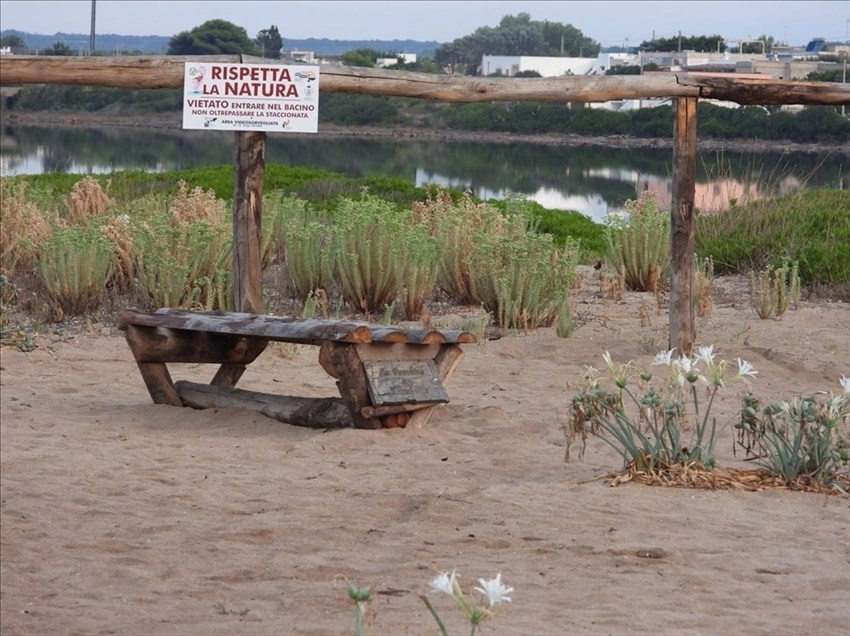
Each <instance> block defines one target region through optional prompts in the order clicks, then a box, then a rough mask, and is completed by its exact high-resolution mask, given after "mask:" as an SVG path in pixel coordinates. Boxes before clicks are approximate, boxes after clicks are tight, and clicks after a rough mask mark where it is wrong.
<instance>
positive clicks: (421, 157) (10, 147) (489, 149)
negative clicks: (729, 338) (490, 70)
mask: <svg viewBox="0 0 850 636" xmlns="http://www.w3.org/2000/svg"><path fill="white" fill-rule="evenodd" d="M232 160H233V135H232V134H230V133H221V132H210V131H175V130H144V129H138V128H107V129H103V128H64V127H63V128H47V127H39V126H26V127H24V126H14V127H13V126H6V127H4V128H3V129H2V130H0V173H2V175H4V176H5V175H17V174H38V173H42V172H65V173H79V174H94V173H109V172H113V171H117V170H134V169H142V170H147V171H151V172H159V171H164V170H179V169H184V168H193V167H200V166H205V165H219V164H229V163H231V162H232ZM671 161H672V155H671V151H670V150H665V149H645V150H635V149H623V148H600V147H594V146H582V147H566V146H542V145H535V144H527V143H511V144H505V143H472V142H450V141H433V140H427V141H425V140H415V139H414V140H410V139H406V138H405V139H383V138H382V139H369V138H333V137H325V136H321V137H320V136H311V135H269V137H268V140H267V145H266V163H267V164H273V163H277V164H282V165H290V166H309V167H313V168H321V169H325V170H330V171H333V172H340V173H343V174H347V175H349V176H352V177H361V176H371V175H383V176H389V177H398V178H402V179H407V180H408V181H410V182H412V183H414V184H416V185H418V186H421V185H425V184H427V183H437V184H442V185H448V186H451V187H456V188H460V189H463V188H466V187H469V188H471V189H472V190H473V192H474V193H475V195H476V196H478V197H480V198H482V199H493V198H495V199H501V198H504V197H507V196H509V195H511V194H517V195H524V196H527V197H528V198H530V199H532V200H534V201H537V202H538V203H540V204H541V205H543V206H545V207H547V208H550V209H563V210H577V211H579V212H582V213H583V214H586V215H588V216H590V217H591V218H593V219H594V220H597V221H599V220H602V219H603V218H604V216H605V215H606V214H610V213H619V212H622V211H623V210H624V202H625V201H626V200H627V199H633V198H635V197H636V196H637V194H638V193H639V192H640V191H641V190H643V189H650V190H652V191H653V192H655V193H656V194H657V195H658V198H659V200H660V202H661V204H662V205H669V203H670V198H671V193H672V180H671V171H672V168H671ZM847 161H848V157H847V155H842V156H829V155H826V154H825V155H791V154H780V153H764V154H755V153H745V154H744V153H739V154H735V153H725V154H724V153H720V154H718V153H713V152H707V153H700V154H699V158H698V163H697V171H696V181H697V186H696V188H697V192H696V196H697V199H696V204H697V207H699V208H700V209H703V210H706V211H708V210H715V209H720V208H725V207H728V205H729V204H730V203H731V202H733V201H734V202H744V201H746V200H747V199H748V198H754V197H762V196H766V195H772V194H784V193H787V192H791V191H794V190H795V189H796V188H799V187H800V185H801V184H803V183H805V184H807V185H809V186H812V187H830V188H846V187H847V178H846V172H847Z"/></svg>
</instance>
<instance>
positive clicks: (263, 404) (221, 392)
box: [175, 381, 352, 428]
mask: <svg viewBox="0 0 850 636" xmlns="http://www.w3.org/2000/svg"><path fill="white" fill-rule="evenodd" d="M175 387H176V391H177V392H178V393H179V395H180V398H181V399H182V400H183V402H184V403H185V404H186V406H191V407H193V408H197V409H208V408H231V407H233V408H244V409H250V410H252V411H256V412H258V413H262V414H263V415H267V416H268V417H272V418H274V419H276V420H278V421H281V422H286V423H288V424H292V425H294V426H306V427H309V428H349V427H351V425H352V422H351V415H350V413H349V411H348V408H346V406H345V404H344V403H343V401H342V399H340V398H333V397H331V398H306V397H295V396H289V395H270V394H268V393H259V392H257V391H245V390H243V389H234V388H230V387H224V386H214V385H209V384H199V383H196V382H185V381H179V382H177V383H176V384H175Z"/></svg>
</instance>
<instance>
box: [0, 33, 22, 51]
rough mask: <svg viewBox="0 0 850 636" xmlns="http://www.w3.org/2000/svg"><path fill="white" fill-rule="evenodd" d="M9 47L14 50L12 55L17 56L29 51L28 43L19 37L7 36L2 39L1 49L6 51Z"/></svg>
mask: <svg viewBox="0 0 850 636" xmlns="http://www.w3.org/2000/svg"><path fill="white" fill-rule="evenodd" d="M7 46H8V47H9V48H10V49H12V53H15V54H17V55H20V54H21V53H26V51H27V43H26V42H24V39H23V38H22V37H21V36H19V35H7V36H6V37H2V38H0V49H5V48H6V47H7Z"/></svg>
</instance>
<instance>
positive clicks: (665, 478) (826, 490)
mask: <svg viewBox="0 0 850 636" xmlns="http://www.w3.org/2000/svg"><path fill="white" fill-rule="evenodd" d="M629 481H634V482H636V483H641V484H646V485H649V486H665V487H671V488H700V489H707V490H743V491H748V492H756V491H760V490H796V491H803V492H813V493H819V494H823V495H838V494H842V493H843V494H846V493H847V492H848V491H850V477H848V476H846V475H841V476H838V477H836V478H835V480H834V481H833V483H831V484H825V483H824V482H822V481H818V480H816V479H813V478H811V477H808V476H806V475H802V476H800V477H797V478H796V479H794V480H793V481H791V482H790V483H788V482H786V481H785V480H784V479H783V478H782V477H781V476H780V475H776V474H775V473H772V472H770V471H769V470H767V469H766V468H751V469H735V468H716V467H715V468H712V469H711V470H708V469H706V468H704V467H702V466H701V465H699V464H691V465H686V464H674V465H671V466H667V467H665V468H664V469H662V470H655V471H649V472H647V471H640V470H638V469H637V468H636V467H635V466H634V464H632V465H630V466H629V467H628V468H627V469H626V471H625V472H623V473H620V474H618V475H616V476H615V477H614V479H613V480H612V482H611V485H612V486H618V485H620V484H623V483H626V482H629Z"/></svg>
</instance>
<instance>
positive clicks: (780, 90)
mask: <svg viewBox="0 0 850 636" xmlns="http://www.w3.org/2000/svg"><path fill="white" fill-rule="evenodd" d="M188 61H204V62H210V61H213V62H229V63H238V62H240V61H242V62H244V63H252V64H260V63H266V64H268V63H277V64H279V63H281V62H279V61H270V60H264V59H261V58H251V57H248V56H238V55H232V56H215V57H212V56H211V57H206V56H204V57H198V56H152V57H133V58H129V57H117V58H115V57H111V58H110V57H57V56H25V55H14V56H8V55H4V56H3V57H2V58H0V84H2V85H4V86H15V85H21V84H82V85H89V86H115V87H119V88H177V87H181V86H183V68H184V65H185V63H186V62H188ZM320 73H321V90H322V91H328V92H343V93H362V94H368V95H395V96H399V97H416V98H420V99H432V100H438V101H444V102H495V101H537V102H604V101H609V100H612V99H648V98H655V97H661V98H663V97H702V98H709V99H718V100H727V101H734V102H736V103H739V104H826V105H831V104H834V105H841V104H850V85H848V84H839V83H837V82H800V81H787V80H753V79H741V78H735V77H734V76H733V77H730V78H728V79H727V78H716V77H695V76H687V75H684V74H683V75H681V76H680V75H677V74H674V73H670V74H669V75H661V76H656V75H638V76H627V75H619V76H615V75H608V76H591V77H588V76H580V77H550V78H519V79H516V78H498V77H466V76H458V75H436V74H430V73H411V72H409V71H390V70H386V69H377V68H365V67H363V68H361V67H346V66H336V65H322V66H321V67H320Z"/></svg>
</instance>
